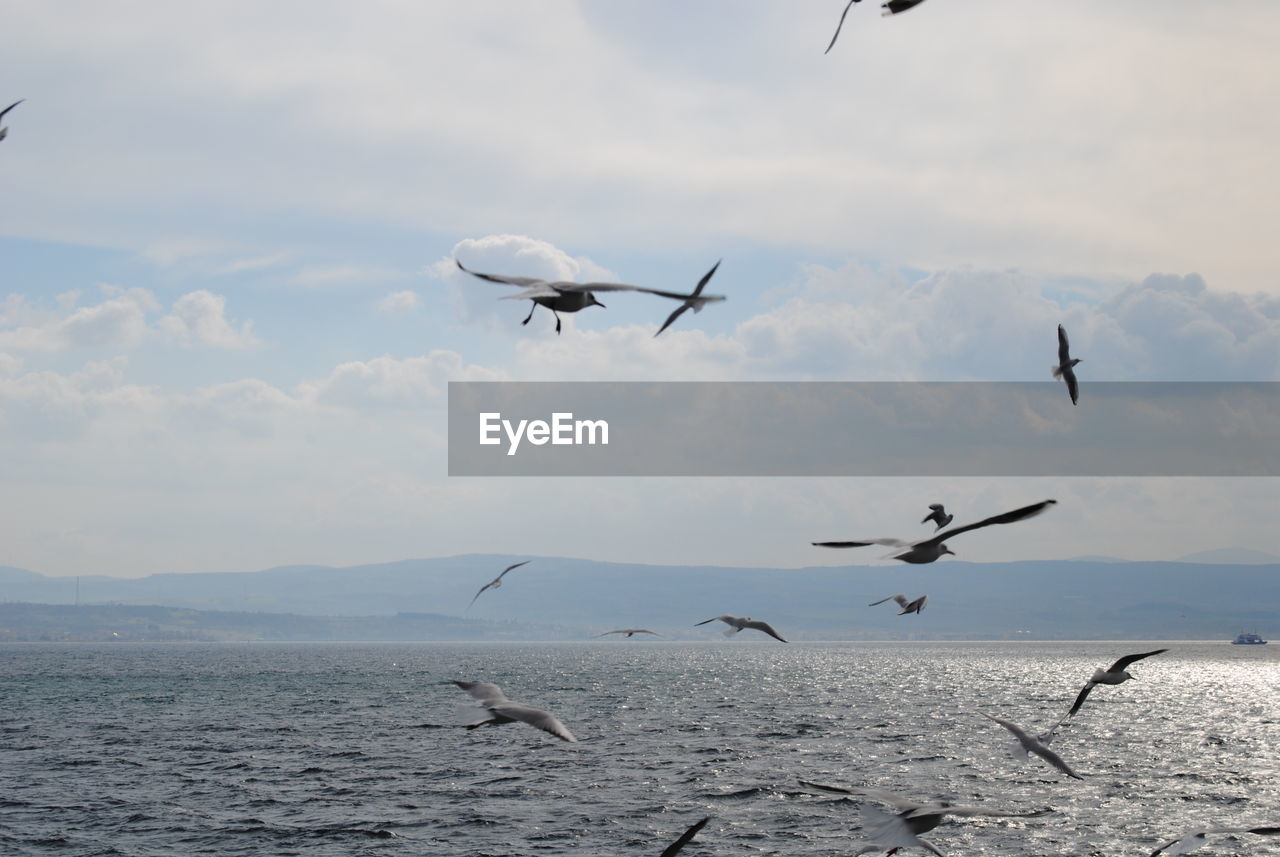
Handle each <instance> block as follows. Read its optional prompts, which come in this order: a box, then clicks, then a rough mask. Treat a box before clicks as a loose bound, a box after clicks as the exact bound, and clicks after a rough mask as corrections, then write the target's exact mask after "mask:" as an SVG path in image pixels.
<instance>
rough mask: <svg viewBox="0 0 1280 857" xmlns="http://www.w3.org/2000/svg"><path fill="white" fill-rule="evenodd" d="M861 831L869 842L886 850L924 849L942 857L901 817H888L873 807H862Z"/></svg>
mask: <svg viewBox="0 0 1280 857" xmlns="http://www.w3.org/2000/svg"><path fill="white" fill-rule="evenodd" d="M862 830H863V832H864V833H865V834H866V836H867V839H868V840H869V841H871V842H874V843H875V844H876V845H880V846H883V847H884V848H885V849H886V850H890V849H894V850H896V849H898V848H924V849H927V850H929V851H931V852H933V853H934V854H937V855H938V857H943V854H942V852H941V851H939V850H938V849H937V848H934V847H933V846H932V845H930V844H929V843H928V842H925V841H924V840H923V839H921V838H920V837H918V836H916V835H915V833H914V832H913V831H912V830H911V828H910V827H909V826H908V825H907V823H906V822H905V821H903V820H902V818H901V817H899V816H896V815H889V814H888V813H887V812H884V811H883V810H880V809H876V808H875V807H874V806H871V805H866V806H863V807H862Z"/></svg>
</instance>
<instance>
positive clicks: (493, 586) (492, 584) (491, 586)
mask: <svg viewBox="0 0 1280 857" xmlns="http://www.w3.org/2000/svg"><path fill="white" fill-rule="evenodd" d="M531 562H533V560H531V559H526V560H525V561H524V562H517V563H516V564H515V565H509V566H507V567H506V568H504V569H503V570H502V574H499V575H498V576H497V577H495V578H494V579H493V580H490V581H489V582H488V583H486V584H485V585H484V586H482V587H480V592H477V593H476V594H475V595H473V596H472V597H471V604H475V603H476V599H477V598H479V597H480V595H481V593H483V592H484V591H485V590H486V589H497V588H498V587H499V586H501V585H502V576H503V575H505V574H506V573H507V572H508V571H510V570H511V569H513V568H519V567H520V566H522V565H527V564H528V563H531ZM471 604H468V605H467V609H468V610H470V609H471Z"/></svg>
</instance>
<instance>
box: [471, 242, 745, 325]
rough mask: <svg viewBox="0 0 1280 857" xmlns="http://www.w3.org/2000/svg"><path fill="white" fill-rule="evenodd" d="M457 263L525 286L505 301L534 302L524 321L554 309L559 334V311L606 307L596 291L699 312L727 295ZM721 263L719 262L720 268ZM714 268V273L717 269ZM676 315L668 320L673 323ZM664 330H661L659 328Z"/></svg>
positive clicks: (483, 276) (485, 276)
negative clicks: (665, 301) (508, 272)
mask: <svg viewBox="0 0 1280 857" xmlns="http://www.w3.org/2000/svg"><path fill="white" fill-rule="evenodd" d="M454 261H455V262H457V263H458V267H459V268H460V269H461V270H463V271H466V272H467V273H468V274H470V275H471V276H473V277H479V278H480V279H482V280H488V281H489V282H491V283H504V284H506V285H509V286H524V287H525V290H524V291H523V292H520V293H519V294H515V295H507V296H505V297H504V298H502V300H521V299H523V298H528V299H529V300H531V301H533V308H532V309H530V310H529V315H528V316H526V317H525V320H524V321H522V322H520V323H521V324H528V323H529V319H531V318H533V311H534V310H536V309H537V308H538V307H539V306H544V307H546V308H547V309H549V310H551V314H552V315H554V316H555V317H556V333H559V332H560V313H562V312H577V311H578V310H580V309H585V308H587V307H589V306H599V307H603V306H604V304H602V303H600V301H598V300H596V296H595V294H593V293H594V292H644V293H645V294H649V295H660V296H661V297H664V298H671V299H672V300H677V301H684V302H685V304H686V305H688V306H692V307H693V309H694V311H695V312H697V311H699V310H701V309H702V306H703V305H704V304H709V303H712V302H714V301H722V300H724V295H701V294H698V293H697V292H694V293H693V294H691V295H682V294H680V293H679V292H666V291H662V290H661V289H648V288H645V287H644V286H628V285H624V284H622V283H571V282H567V281H564V280H554V281H549V280H540V279H538V278H537V277H508V276H505V275H502V274H482V273H480V272H479V271H472V270H471V269H469V268H467V267H466V266H464V265H463V264H462V262H460V261H458V260H457V259H454ZM719 265H720V263H719V262H717V263H716V267H719ZM711 271H712V272H713V273H714V271H715V268H712V269H711ZM710 276H711V274H710V273H708V274H707V275H706V276H705V277H703V282H702V283H701V284H699V288H701V287H702V285H705V283H706V280H707V279H709V278H710ZM673 320H674V318H671V319H668V320H667V323H668V324H670V323H671V322H672V321H673ZM659 332H661V331H659Z"/></svg>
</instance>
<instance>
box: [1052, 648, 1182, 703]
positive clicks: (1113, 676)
mask: <svg viewBox="0 0 1280 857" xmlns="http://www.w3.org/2000/svg"><path fill="white" fill-rule="evenodd" d="M1167 651H1169V650H1168V649H1156V650H1155V651H1154V652H1142V653H1141V654H1138V655H1125V656H1124V657H1123V658H1121V659H1120V660H1118V661H1116V662H1115V663H1114V664H1112V665H1111V666H1109V667H1107V668H1106V669H1105V670H1094V671H1093V678H1091V679H1089V681H1088V682H1087V683H1086V684H1085V686H1084V688H1083V689H1082V690H1081V691H1080V695H1079V696H1077V697H1076V701H1075V703H1074V704H1073V705H1072V706H1071V710H1070V711H1068V712H1067V716H1068V717H1073V716H1075V713H1076V712H1077V711H1079V710H1080V706H1082V705H1084V701H1085V699H1086V698H1088V696H1089V691H1091V690H1093V689H1094V688H1095V687H1097V686H1098V685H1100V684H1124V683H1125V682H1126V681H1128V680H1129V679H1131V678H1133V676H1131V675H1129V670H1128V666H1129V664H1131V663H1133V662H1134V661H1140V660H1142V659H1143V658H1149V657H1151V656H1152V655H1158V654H1160V653H1162V652H1167Z"/></svg>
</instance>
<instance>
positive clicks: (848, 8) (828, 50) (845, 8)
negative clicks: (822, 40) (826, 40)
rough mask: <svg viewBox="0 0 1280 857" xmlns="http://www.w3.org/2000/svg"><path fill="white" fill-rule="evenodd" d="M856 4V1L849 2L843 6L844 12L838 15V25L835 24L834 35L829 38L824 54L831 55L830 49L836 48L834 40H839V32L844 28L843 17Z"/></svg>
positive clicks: (850, 0)
mask: <svg viewBox="0 0 1280 857" xmlns="http://www.w3.org/2000/svg"><path fill="white" fill-rule="evenodd" d="M857 2H858V0H849V5H848V6H845V7H844V11H843V12H841V13H840V23H839V24H836V33H835V35H834V36H832V37H831V44H829V45H827V49H826V50H825V51H823V53H824V54H829V53H831V49H832V48H834V47H835V46H836V39H838V38H840V30H841V28H842V27H844V17H845V15H848V14H849V10H850V9H852V8H853V4H854V3H857Z"/></svg>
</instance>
